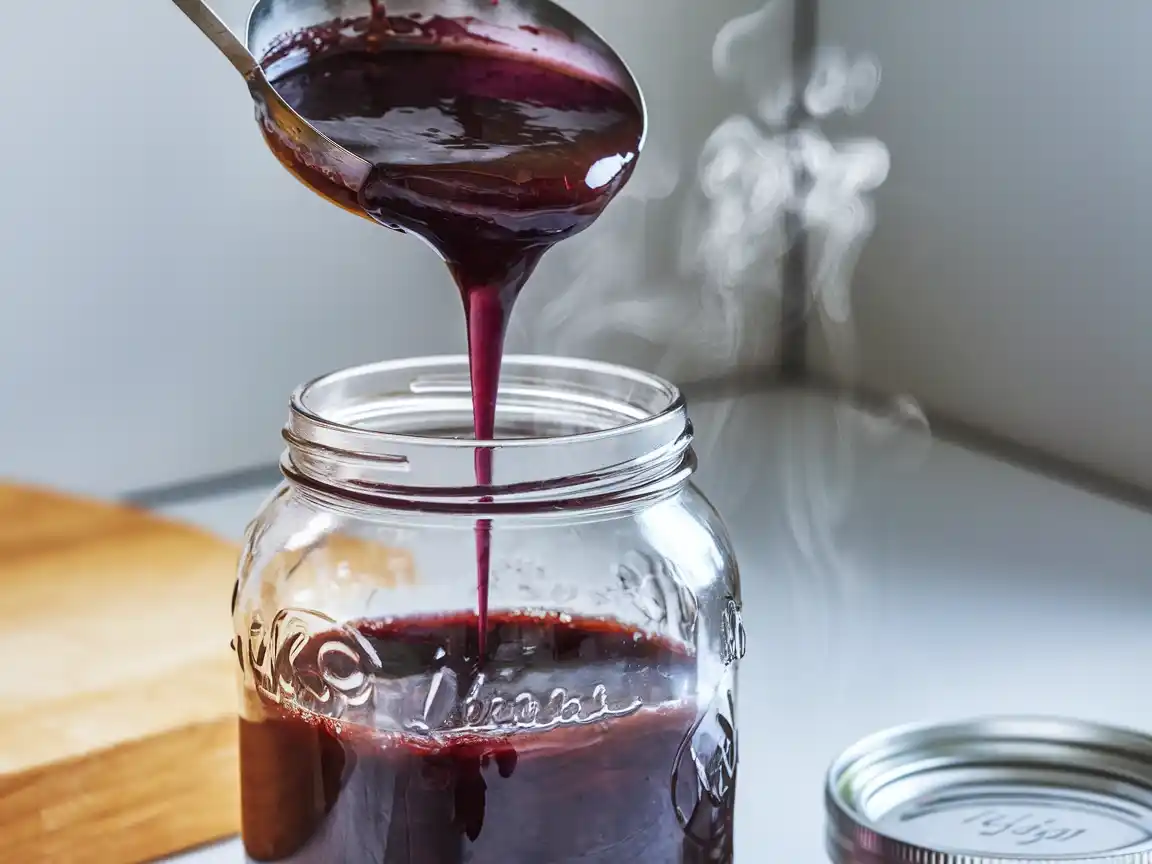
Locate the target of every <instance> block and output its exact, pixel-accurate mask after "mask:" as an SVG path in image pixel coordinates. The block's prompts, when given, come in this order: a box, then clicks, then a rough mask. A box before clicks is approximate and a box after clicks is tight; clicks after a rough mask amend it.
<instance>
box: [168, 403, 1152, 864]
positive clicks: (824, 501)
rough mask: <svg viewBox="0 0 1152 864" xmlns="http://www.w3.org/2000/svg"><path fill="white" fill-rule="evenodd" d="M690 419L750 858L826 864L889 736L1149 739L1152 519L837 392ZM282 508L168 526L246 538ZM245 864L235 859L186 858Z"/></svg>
mask: <svg viewBox="0 0 1152 864" xmlns="http://www.w3.org/2000/svg"><path fill="white" fill-rule="evenodd" d="M693 416H694V418H695V422H696V426H697V429H698V433H699V451H700V458H701V466H702V467H701V472H700V475H699V483H700V485H701V486H702V487H703V488H704V489H705V491H706V492H707V493H708V494H709V495H710V496H711V498H712V500H713V502H714V503H715V504H716V506H717V508H718V509H719V510H720V511H721V512H722V513H723V514H724V516H725V519H726V520H727V522H728V525H729V527H730V528H731V531H732V534H733V537H734V540H735V543H736V547H737V552H738V554H739V556H740V562H741V569H742V574H743V589H744V597H745V607H746V622H747V625H748V631H749V649H748V657H747V659H746V660H745V662H744V665H743V668H742V679H741V688H740V735H741V738H740V744H741V763H740V764H741V771H740V778H741V781H740V796H741V805H740V807H741V809H740V816H739V819H738V825H739V828H738V831H737V849H738V852H737V857H738V859H739V860H742V861H752V860H760V859H761V858H763V859H764V860H775V861H789V862H796V864H817V862H820V861H823V860H824V852H823V839H822V822H823V810H822V808H823V798H822V793H823V790H822V781H823V773H824V771H825V769H826V767H827V765H828V763H829V762H830V761H831V759H832V758H833V757H834V756H835V755H836V754H837V753H838V752H839V750H841V749H842V748H843V747H844V746H846V745H848V744H850V743H851V742H852V741H853V740H855V739H856V738H858V737H860V736H862V735H864V734H867V733H869V732H873V731H876V730H877V729H880V728H884V727H887V726H891V725H895V724H900V723H905V722H910V721H919V720H932V719H941V718H954V717H963V716H970V715H976V714H988V713H1028V714H1071V715H1076V716H1082V717H1085V718H1088V719H1099V720H1104V721H1108V722H1112V723H1119V724H1125V725H1132V726H1145V727H1152V696H1149V695H1147V693H1146V691H1145V690H1144V689H1143V687H1142V686H1141V683H1142V675H1143V673H1144V671H1145V668H1146V662H1145V661H1146V658H1147V657H1148V656H1149V653H1150V652H1149V643H1148V638H1147V628H1146V620H1147V609H1148V608H1149V607H1150V606H1152V576H1150V575H1148V572H1147V567H1146V562H1147V561H1148V560H1150V559H1152V515H1149V514H1147V513H1144V512H1142V511H1139V510H1136V509H1132V508H1129V507H1126V506H1124V505H1121V504H1117V503H1114V502H1112V501H1108V500H1106V499H1103V498H1099V497H1096V496H1094V495H1092V494H1090V493H1087V492H1084V491H1081V490H1079V489H1074V488H1072V487H1069V486H1065V485H1062V484H1060V483H1058V482H1056V481H1053V480H1049V479H1046V478H1042V477H1039V476H1037V475H1034V474H1030V473H1028V472H1026V471H1024V470H1021V469H1019V468H1016V467H1013V466H1011V465H1007V464H1005V463H1002V462H998V461H996V460H994V459H991V458H989V457H987V456H983V455H978V454H974V453H971V452H968V451H966V450H964V449H962V448H960V447H957V446H954V445H951V444H947V443H942V442H931V441H930V440H929V437H928V436H927V434H926V433H925V432H924V430H923V429H922V428H920V427H919V426H918V425H917V424H916V423H915V422H910V418H907V417H905V416H904V415H902V414H899V413H898V414H897V415H894V419H887V418H876V417H864V416H861V415H859V414H858V413H856V412H854V411H853V410H851V409H848V408H847V407H846V406H844V405H841V404H839V403H835V402H833V401H832V400H830V399H828V398H827V397H824V396H818V395H814V394H799V393H795V392H769V393H764V394H760V395H745V396H743V397H741V398H740V399H738V400H734V401H731V402H712V403H704V404H697V405H696V406H694V410H693ZM267 494H268V490H267V489H260V490H255V491H252V492H244V493H234V494H230V495H227V496H223V497H220V498H217V499H212V500H204V501H199V502H192V503H188V504H181V505H175V506H168V507H165V508H164V512H165V513H168V514H170V515H172V516H175V517H177V518H182V519H186V520H188V521H190V522H194V523H196V524H199V525H202V526H204V527H207V528H209V529H211V530H214V531H218V532H220V533H222V534H225V535H228V536H232V537H238V536H239V535H240V533H241V532H242V530H243V528H244V525H245V524H246V522H247V520H248V519H249V518H250V517H251V516H252V514H253V513H255V511H256V509H257V508H258V507H259V505H260V503H261V502H262V500H263V499H264V497H266V495H267ZM242 859H243V856H242V853H241V851H240V848H239V844H238V843H236V842H235V841H233V842H231V843H227V844H224V845H221V846H218V847H214V848H212V849H206V850H201V851H200V852H197V853H193V854H192V855H190V856H183V857H181V858H178V859H176V860H177V861H179V862H180V864H237V862H240V861H242Z"/></svg>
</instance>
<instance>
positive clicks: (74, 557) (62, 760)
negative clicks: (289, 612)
mask: <svg viewBox="0 0 1152 864" xmlns="http://www.w3.org/2000/svg"><path fill="white" fill-rule="evenodd" d="M236 561H237V550H236V548H235V547H234V546H232V545H231V544H228V543H225V542H223V541H221V540H218V539H216V538H214V537H212V536H209V535H207V534H204V533H202V532H200V531H197V530H195V529H193V528H189V527H185V526H182V525H178V524H173V523H169V522H166V521H163V520H161V519H159V518H157V517H155V516H151V515H149V514H146V513H143V512H140V511H137V510H133V509H129V508H125V507H120V506H115V505H109V504H103V503H95V502H91V501H84V500H78V499H75V498H69V497H65V496H61V495H57V494H53V493H49V492H43V491H38V490H33V489H25V488H18V487H11V486H3V485H0V860H3V861H6V862H7V861H11V862H21V864H41V862H44V864H73V862H75V864H88V862H91V864H134V862H142V861H150V860H153V859H155V858H157V857H160V856H164V855H168V854H171V853H173V852H177V851H180V850H184V849H188V848H191V847H193V846H196V845H199V844H201V843H206V842H209V841H212V840H216V839H219V838H222V837H226V836H229V835H232V834H234V833H236V832H237V830H238V825H239V817H238V798H239V795H238V783H237V767H236V766H237V757H236V690H235V683H234V674H233V667H234V665H235V660H234V658H233V655H232V654H231V652H230V651H229V648H228V643H229V640H230V638H231V624H230V620H229V602H230V600H231V595H232V587H233V583H234V580H235V576H236Z"/></svg>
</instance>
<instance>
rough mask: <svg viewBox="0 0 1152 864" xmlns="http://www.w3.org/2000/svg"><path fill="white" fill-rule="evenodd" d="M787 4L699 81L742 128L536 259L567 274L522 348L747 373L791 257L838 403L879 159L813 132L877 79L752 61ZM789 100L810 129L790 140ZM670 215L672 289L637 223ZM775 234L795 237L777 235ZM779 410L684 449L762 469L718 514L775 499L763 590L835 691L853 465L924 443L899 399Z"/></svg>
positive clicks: (885, 161)
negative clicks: (780, 601) (798, 71)
mask: <svg viewBox="0 0 1152 864" xmlns="http://www.w3.org/2000/svg"><path fill="white" fill-rule="evenodd" d="M792 5H793V4H791V3H781V2H778V0H772V2H769V3H768V4H767V5H766V6H764V7H763V8H762V9H760V10H758V11H756V12H754V13H752V14H750V15H746V16H742V17H739V18H736V19H734V20H732V21H730V22H729V23H728V24H726V25H725V26H724V27H723V28H722V29H721V31H720V32H719V34H718V35H717V38H716V41H715V45H714V50H713V67H714V72H715V74H716V76H717V77H718V78H719V79H720V80H721V81H722V82H723V83H724V84H725V85H726V86H729V87H731V88H734V89H735V90H737V92H739V93H740V94H741V96H742V97H743V100H744V102H745V110H744V112H743V113H738V114H734V115H733V116H731V117H729V118H728V119H726V120H725V121H723V122H722V123H721V124H719V126H718V127H717V128H716V129H715V130H714V131H713V132H712V134H711V135H710V137H709V138H708V141H707V143H706V145H705V146H704V149H703V152H702V153H701V154H700V155H699V158H698V160H697V163H696V165H695V170H694V171H692V172H691V173H688V172H682V171H680V170H678V168H677V165H676V161H675V159H674V158H673V157H672V156H671V155H670V154H668V153H661V152H660V151H659V150H651V149H650V150H649V152H647V153H645V156H644V158H643V159H642V160H641V163H640V167H639V168H638V171H637V174H636V177H635V178H634V179H633V181H632V182H631V184H630V185H629V186H628V187H627V188H626V189H625V191H624V192H623V193H622V196H621V198H620V199H619V200H617V201H616V202H615V204H614V205H613V206H612V207H610V208H608V210H607V212H606V213H605V215H604V216H603V217H602V222H601V224H600V225H598V226H597V227H596V228H595V229H593V231H592V232H590V233H589V234H588V235H587V236H585V237H582V238H577V239H576V240H573V241H570V242H569V243H568V244H562V245H561V247H559V249H558V250H557V251H556V252H554V253H553V255H554V259H555V261H554V264H555V266H559V267H561V268H563V269H564V270H565V271H566V274H565V275H566V280H565V283H566V284H565V289H564V290H563V291H562V292H561V293H559V294H558V295H555V296H553V297H551V298H550V299H549V301H548V303H547V305H546V306H545V307H544V308H543V309H540V310H539V311H538V312H537V314H536V315H534V316H533V320H532V324H531V332H532V334H533V338H534V339H535V340H537V342H536V345H535V346H534V347H537V348H540V349H542V350H546V351H548V352H557V351H559V352H564V353H576V354H582V355H587V354H589V353H594V352H595V346H598V345H604V344H610V343H611V344H615V343H616V342H618V341H619V340H620V339H621V337H627V338H628V339H631V340H638V341H639V342H640V343H642V344H643V345H644V346H645V347H646V348H647V349H648V350H649V351H650V352H653V353H650V354H646V355H645V356H647V357H652V358H653V359H652V360H651V362H649V363H648V364H647V365H649V366H650V367H651V368H653V369H654V371H656V372H659V373H661V374H664V375H666V376H669V377H672V378H674V379H678V380H684V379H685V378H695V379H700V378H712V377H717V376H721V375H725V374H732V373H735V372H739V371H741V370H745V369H748V368H749V367H757V366H761V365H764V364H766V363H768V362H769V361H770V360H771V359H772V358H773V357H774V356H775V355H776V354H777V353H778V351H779V348H780V345H779V342H780V325H779V314H780V301H781V291H782V272H783V271H782V267H781V262H782V261H783V259H784V257H785V255H786V254H787V253H788V251H789V249H790V248H791V246H792V244H794V243H798V242H803V243H805V244H806V245H807V255H808V262H809V263H808V274H807V275H808V280H807V281H808V285H807V291H808V297H807V300H808V320H809V329H810V332H811V333H812V334H813V336H814V337H817V336H818V337H819V338H818V339H816V338H813V339H812V341H813V342H816V341H818V342H819V343H820V344H821V346H822V348H823V356H821V357H820V358H819V359H817V360H815V361H814V363H815V365H817V366H818V367H819V369H820V371H821V377H822V378H824V379H826V380H830V381H831V382H833V383H835V384H836V385H837V387H839V388H841V392H844V393H851V392H852V391H853V389H854V388H855V387H856V384H857V373H858V358H857V350H856V339H855V329H854V326H853V303H852V301H853V295H852V281H853V273H854V270H855V268H856V264H857V261H858V259H859V256H860V253H861V250H862V248H863V246H864V244H865V243H866V242H867V240H868V239H869V237H870V236H871V234H872V231H873V229H874V227H875V212H874V208H873V204H872V201H871V197H870V196H871V194H872V193H873V192H874V191H875V190H877V189H878V188H879V187H880V186H881V185H882V184H883V183H884V182H885V181H886V179H887V177H888V172H889V167H890V164H889V152H888V148H887V147H886V146H885V145H884V144H883V143H882V142H880V141H878V140H876V139H875V138H869V137H861V138H854V139H848V140H831V139H829V138H828V137H827V136H826V135H825V134H824V133H823V132H822V131H821V122H822V121H823V120H825V119H827V118H829V117H831V116H832V115H834V114H837V113H843V114H847V115H856V114H860V113H861V112H863V111H864V110H865V109H866V108H867V107H868V105H869V104H870V103H871V101H872V99H873V98H874V96H875V95H876V93H877V90H878V87H879V85H880V67H879V64H878V63H877V62H876V61H875V60H874V59H872V58H870V57H867V56H863V57H857V58H853V57H851V56H849V54H848V53H847V52H845V51H843V50H840V49H835V48H821V49H820V50H818V51H817V52H816V56H815V58H814V63H813V70H812V75H811V78H810V80H808V81H806V82H796V81H795V80H793V73H792V63H791V58H790V57H788V56H787V55H786V54H785V53H783V52H776V51H772V50H768V49H767V48H766V46H771V45H776V44H779V43H780V39H779V34H780V33H781V32H785V33H791V31H792V21H791V15H792V12H791V9H792ZM782 55H783V56H782ZM798 83H799V84H800V85H801V86H797V85H798ZM797 98H801V99H803V100H804V106H803V107H804V109H805V111H804V114H805V115H806V116H807V117H808V118H810V120H809V121H808V122H806V123H804V124H802V126H801V128H789V124H788V118H789V116H790V115H792V114H793V111H792V109H793V108H794V103H795V100H796V99H797ZM672 201H675V202H676V206H677V208H678V212H679V226H678V230H679V247H680V250H681V252H680V257H679V261H678V262H676V263H677V268H676V271H675V272H674V273H671V274H667V273H654V272H653V269H654V268H653V267H652V262H650V261H649V260H648V255H647V250H648V249H649V243H648V239H649V232H651V231H653V230H656V229H657V228H658V225H659V222H658V220H657V219H655V218H654V214H655V213H657V212H658V210H659V209H660V208H661V207H665V208H666V207H667V206H668V204H669V203H671V202H672ZM786 226H798V228H799V231H798V232H797V233H796V235H795V236H790V235H789V231H788V228H787V227H786ZM780 404H782V405H786V406H787V409H786V410H787V412H788V413H787V417H786V419H785V420H784V422H783V423H779V424H772V426H771V427H767V426H766V425H765V423H764V422H763V421H762V420H761V421H759V422H757V421H754V420H752V419H751V416H750V414H751V411H752V410H753V409H750V408H748V406H747V403H746V400H743V399H738V398H729V399H726V400H724V401H722V402H721V403H719V404H715V405H709V406H700V405H696V406H694V414H697V415H699V414H701V413H705V414H706V415H707V419H706V422H704V423H699V424H698V426H699V427H700V428H699V430H698V431H699V433H700V436H699V438H698V442H697V446H698V451H699V452H700V455H701V459H702V460H707V461H711V460H712V459H714V458H715V459H717V460H718V459H719V456H720V454H716V455H715V456H710V451H713V450H716V449H718V448H724V450H725V451H726V452H727V453H729V454H739V458H740V459H742V460H745V462H747V460H749V459H753V458H757V455H759V456H760V457H762V458H763V459H764V460H769V459H772V460H779V461H778V466H776V467H775V468H773V469H771V470H768V469H765V470H758V468H757V466H755V465H752V464H743V465H742V466H740V468H741V470H738V471H733V472H731V473H730V474H729V475H728V476H727V478H726V481H727V485H726V486H725V501H724V504H725V507H726V508H737V509H738V508H739V505H740V501H741V500H742V498H743V497H744V496H745V495H747V493H748V492H750V491H751V487H752V485H753V484H757V485H764V484H765V483H771V482H775V483H778V484H779V486H780V489H779V492H780V496H781V500H782V504H783V506H782V510H783V511H784V513H785V519H786V522H787V525H786V537H787V538H788V540H789V541H790V546H791V549H790V552H791V556H790V557H791V558H792V559H793V560H792V561H791V566H788V567H787V568H786V570H785V572H783V573H773V574H771V577H770V578H774V579H783V578H787V579H789V580H790V583H789V586H788V587H789V589H790V591H789V594H790V597H791V600H792V603H793V607H794V608H793V609H792V610H791V611H792V615H791V620H792V624H793V626H794V627H795V628H796V632H798V633H799V634H802V638H804V639H805V640H806V642H807V644H806V645H805V646H804V648H805V650H808V651H821V652H828V653H827V654H825V657H826V658H827V659H829V660H831V659H833V658H836V662H835V663H834V664H833V667H834V668H835V669H836V670H837V674H838V675H840V676H841V682H840V683H841V685H843V684H844V683H846V682H847V680H848V678H849V676H850V675H851V672H852V669H851V659H850V658H852V657H853V656H859V654H860V652H859V651H853V650H844V647H845V645H846V643H852V644H855V645H856V647H859V634H858V633H856V632H853V627H852V625H851V622H852V621H853V620H861V619H862V618H865V619H866V618H867V617H869V613H868V611H867V607H869V606H870V605H871V604H873V603H875V602H876V601H877V599H878V598H879V597H880V595H881V591H882V587H883V586H881V585H877V584H870V585H868V584H862V581H861V576H860V571H859V568H857V566H856V565H855V563H854V557H853V553H852V549H851V548H850V544H849V543H848V542H846V540H845V538H844V537H843V530H842V529H843V527H844V523H845V520H846V518H847V517H848V515H849V510H850V508H851V505H852V502H853V492H854V486H855V483H856V480H857V470H858V466H859V463H860V461H861V460H860V455H861V454H862V453H864V452H867V453H868V455H869V456H870V457H871V456H873V455H879V454H880V453H882V452H884V451H895V452H897V453H899V454H900V456H901V457H902V458H907V459H911V460H913V461H918V460H920V459H921V458H923V456H924V453H925V450H926V446H927V444H928V442H929V441H930V437H931V436H930V433H929V431H928V427H927V422H926V420H925V418H924V415H923V413H922V412H921V411H920V408H919V407H918V406H917V404H916V403H915V401H914V400H912V399H910V398H907V397H901V398H897V399H894V400H893V401H892V403H891V405H890V406H889V407H888V408H887V409H886V410H877V409H875V408H874V407H873V408H870V409H864V408H861V407H859V405H858V404H857V402H856V400H854V399H853V398H850V397H849V396H844V397H840V398H832V399H831V400H829V399H828V398H821V397H816V396H813V397H811V398H806V397H801V396H797V397H796V398H795V399H791V400H788V401H786V402H782V403H780ZM761 416H762V415H761ZM742 421H747V422H742ZM757 436H761V438H762V439H763V440H760V441H757V440H756V438H757ZM769 438H771V439H772V440H768V439H769ZM730 458H731V457H730ZM707 461H705V464H707ZM771 477H775V478H777V479H776V480H774V481H773V480H770V479H767V478H771ZM739 484H744V485H743V486H740V485H739ZM765 518H768V517H767V516H765ZM776 551H777V552H779V551H780V550H776ZM845 612H848V613H850V614H843V613H845ZM807 640H811V641H810V642H808V641H807ZM829 683H833V682H829Z"/></svg>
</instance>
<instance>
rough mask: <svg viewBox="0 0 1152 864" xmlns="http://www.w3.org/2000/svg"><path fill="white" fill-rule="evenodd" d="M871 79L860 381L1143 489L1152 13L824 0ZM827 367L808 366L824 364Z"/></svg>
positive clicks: (1150, 257)
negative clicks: (875, 164) (882, 179)
mask: <svg viewBox="0 0 1152 864" xmlns="http://www.w3.org/2000/svg"><path fill="white" fill-rule="evenodd" d="M818 5H819V14H820V42H821V43H822V44H829V45H843V46H845V47H846V48H848V49H849V50H850V51H853V52H860V51H867V52H871V53H873V54H875V55H876V57H878V58H879V60H880V61H881V63H882V65H883V69H884V76H883V82H882V84H881V87H880V90H879V94H878V96H877V98H876V101H875V102H874V103H873V104H872V105H871V106H870V107H869V108H868V110H867V111H866V112H865V114H864V115H863V116H862V117H860V118H858V119H854V120H852V121H851V122H850V124H846V125H844V126H843V128H846V129H850V130H851V131H852V132H853V133H855V134H861V133H867V134H871V135H875V136H877V137H878V138H880V139H881V140H882V141H884V142H885V143H886V144H887V145H888V146H889V148H890V149H891V152H892V174H891V177H890V178H889V181H888V184H887V185H886V186H885V187H884V188H883V190H881V192H880V193H879V195H878V196H877V208H878V213H879V228H878V231H877V233H876V235H875V237H874V238H873V240H872V241H871V243H870V244H869V245H868V247H867V249H866V250H865V253H864V257H863V260H862V262H861V267H860V270H859V273H858V277H857V280H856V286H855V287H856V297H857V306H856V311H857V324H858V329H859V339H860V354H861V359H862V364H863V366H862V370H863V371H862V377H863V381H864V383H865V384H866V385H868V386H870V387H872V388H877V389H882V390H897V391H910V392H912V393H913V394H915V395H916V396H917V397H918V398H919V399H920V400H921V401H922V402H923V403H924V405H925V406H926V407H927V408H928V409H930V411H931V410H932V409H934V410H935V411H936V412H942V413H944V414H947V415H950V416H951V417H955V418H958V419H961V420H963V421H965V422H966V423H969V424H971V425H974V426H977V427H981V428H982V429H985V430H990V431H993V432H995V433H997V434H999V435H1000V436H1004V437H1008V438H1012V439H1015V440H1016V441H1019V442H1021V443H1023V444H1025V445H1028V446H1030V447H1034V448H1039V449H1042V450H1045V451H1047V452H1050V453H1052V454H1054V455H1058V456H1060V457H1062V458H1064V459H1066V460H1068V461H1070V462H1073V463H1078V464H1081V465H1084V466H1088V467H1089V468H1091V469H1093V470H1095V471H1097V472H1100V473H1103V474H1107V475H1110V476H1111V477H1113V478H1117V479H1120V480H1123V481H1128V482H1133V483H1137V484H1140V485H1142V486H1144V487H1148V486H1149V485H1152V437H1150V436H1149V435H1148V434H1147V433H1148V429H1149V426H1150V424H1152V399H1150V398H1149V397H1150V396H1152V391H1150V387H1149V378H1148V369H1149V368H1150V367H1152V353H1150V352H1152V345H1150V341H1149V339H1148V333H1149V329H1150V326H1152V292H1150V290H1149V289H1150V285H1152V249H1150V247H1149V240H1148V238H1149V236H1150V229H1152V200H1150V198H1149V191H1150V189H1152V185H1150V184H1152V180H1150V179H1149V178H1150V177H1152V146H1150V145H1152V127H1150V126H1149V124H1148V111H1147V105H1148V84H1149V81H1150V80H1152V57H1150V55H1149V53H1148V51H1147V45H1148V39H1149V35H1150V34H1152V4H1148V3H1142V2H1128V0H963V2H957V0H866V2H859V0H819V4H818ZM820 366H821V364H820V363H819V362H817V363H816V368H817V369H819V368H820Z"/></svg>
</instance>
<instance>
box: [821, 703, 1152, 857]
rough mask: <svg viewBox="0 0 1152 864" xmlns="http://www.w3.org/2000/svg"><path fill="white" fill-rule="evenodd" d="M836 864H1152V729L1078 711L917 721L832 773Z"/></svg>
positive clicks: (879, 738)
mask: <svg viewBox="0 0 1152 864" xmlns="http://www.w3.org/2000/svg"><path fill="white" fill-rule="evenodd" d="M826 805H827V809H828V838H827V840H828V850H829V854H830V855H831V857H832V860H833V861H834V862H835V864H1081V862H1092V864H1152V737H1150V736H1148V735H1144V734H1141V733H1138V732H1134V731H1130V730H1125V729H1118V728H1113V727H1110V726H1103V725H1099V724H1095V723H1086V722H1080V721H1075V720H1058V719H1041V718H1027V717H1006V718H990V719H983V720H972V721H966V722H963V723H954V724H950V725H932V726H911V727H904V728H900V729H895V730H891V731H888V732H882V733H880V734H878V735H874V736H872V737H870V738H867V739H865V740H864V741H861V742H860V743H859V744H856V745H855V746H854V747H852V748H851V749H850V750H848V751H847V752H846V753H845V754H844V755H843V756H841V757H840V758H839V759H838V760H837V761H836V762H835V764H834V765H833V766H832V769H831V771H830V772H829V775H828V785H827V791H826Z"/></svg>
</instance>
